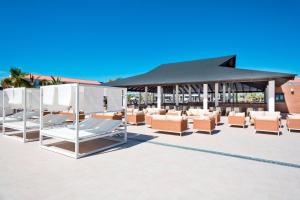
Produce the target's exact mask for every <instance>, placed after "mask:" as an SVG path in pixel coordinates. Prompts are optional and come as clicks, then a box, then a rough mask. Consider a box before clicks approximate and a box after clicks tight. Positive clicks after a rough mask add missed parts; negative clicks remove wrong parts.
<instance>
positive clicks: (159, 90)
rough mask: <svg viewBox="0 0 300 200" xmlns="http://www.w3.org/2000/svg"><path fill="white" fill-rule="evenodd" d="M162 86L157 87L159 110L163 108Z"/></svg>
mask: <svg viewBox="0 0 300 200" xmlns="http://www.w3.org/2000/svg"><path fill="white" fill-rule="evenodd" d="M161 94H162V93H161V86H157V108H161Z"/></svg>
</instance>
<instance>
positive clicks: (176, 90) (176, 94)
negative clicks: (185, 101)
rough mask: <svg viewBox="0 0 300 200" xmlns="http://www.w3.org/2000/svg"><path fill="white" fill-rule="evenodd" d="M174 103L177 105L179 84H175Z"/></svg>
mask: <svg viewBox="0 0 300 200" xmlns="http://www.w3.org/2000/svg"><path fill="white" fill-rule="evenodd" d="M175 103H176V106H179V85H176V86H175Z"/></svg>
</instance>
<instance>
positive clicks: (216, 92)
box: [215, 83, 219, 106]
mask: <svg viewBox="0 0 300 200" xmlns="http://www.w3.org/2000/svg"><path fill="white" fill-rule="evenodd" d="M215 106H219V83H215Z"/></svg>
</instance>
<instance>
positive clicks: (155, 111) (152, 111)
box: [144, 108, 166, 127]
mask: <svg viewBox="0 0 300 200" xmlns="http://www.w3.org/2000/svg"><path fill="white" fill-rule="evenodd" d="M144 113H145V123H146V125H147V126H148V127H151V121H152V115H165V114H166V110H164V109H159V108H147V109H144Z"/></svg>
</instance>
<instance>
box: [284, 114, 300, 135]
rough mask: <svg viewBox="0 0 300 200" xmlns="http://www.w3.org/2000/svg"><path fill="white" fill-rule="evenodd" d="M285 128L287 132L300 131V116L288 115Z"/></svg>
mask: <svg viewBox="0 0 300 200" xmlns="http://www.w3.org/2000/svg"><path fill="white" fill-rule="evenodd" d="M286 127H287V129H288V131H289V132H291V130H298V131H299V130H300V114H291V115H288V117H287V120H286Z"/></svg>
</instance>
